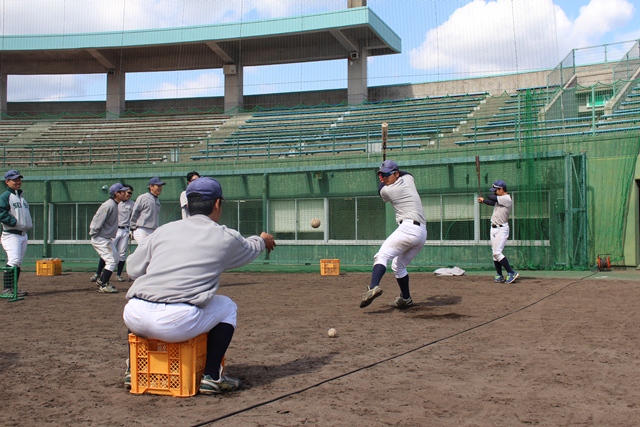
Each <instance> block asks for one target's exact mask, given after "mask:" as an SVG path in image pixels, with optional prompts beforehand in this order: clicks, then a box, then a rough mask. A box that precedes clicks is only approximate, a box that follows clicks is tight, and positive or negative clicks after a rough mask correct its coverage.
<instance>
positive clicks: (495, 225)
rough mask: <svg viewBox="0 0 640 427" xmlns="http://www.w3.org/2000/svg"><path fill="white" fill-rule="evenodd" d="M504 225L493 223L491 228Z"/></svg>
mask: <svg viewBox="0 0 640 427" xmlns="http://www.w3.org/2000/svg"><path fill="white" fill-rule="evenodd" d="M498 227H504V224H491V228H498Z"/></svg>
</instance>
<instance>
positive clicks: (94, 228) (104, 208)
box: [89, 199, 118, 239]
mask: <svg viewBox="0 0 640 427" xmlns="http://www.w3.org/2000/svg"><path fill="white" fill-rule="evenodd" d="M117 232H118V202H116V201H115V200H113V199H109V200H107V201H106V202H104V203H103V204H102V205H100V207H99V208H98V210H97V211H96V214H95V215H94V216H93V219H92V220H91V224H89V236H91V237H104V238H107V239H113V238H114V237H116V233H117Z"/></svg>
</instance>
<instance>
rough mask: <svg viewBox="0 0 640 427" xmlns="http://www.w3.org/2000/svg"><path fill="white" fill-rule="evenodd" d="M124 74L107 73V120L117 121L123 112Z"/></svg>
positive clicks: (111, 71) (115, 71)
mask: <svg viewBox="0 0 640 427" xmlns="http://www.w3.org/2000/svg"><path fill="white" fill-rule="evenodd" d="M125 88H126V85H125V73H124V72H122V71H120V70H109V71H108V72H107V118H108V119H117V118H118V117H120V115H121V114H122V113H124V112H125V96H124V95H125Z"/></svg>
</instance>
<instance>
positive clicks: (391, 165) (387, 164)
mask: <svg viewBox="0 0 640 427" xmlns="http://www.w3.org/2000/svg"><path fill="white" fill-rule="evenodd" d="M397 170H398V164H397V163H396V162H394V161H393V160H385V161H384V162H382V165H381V166H380V169H378V172H380V173H389V172H393V171H397Z"/></svg>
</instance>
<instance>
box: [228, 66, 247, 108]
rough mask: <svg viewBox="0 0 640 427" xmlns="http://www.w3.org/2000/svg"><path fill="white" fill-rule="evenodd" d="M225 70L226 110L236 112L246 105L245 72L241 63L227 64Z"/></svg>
mask: <svg viewBox="0 0 640 427" xmlns="http://www.w3.org/2000/svg"><path fill="white" fill-rule="evenodd" d="M223 72H224V111H225V112H228V113H230V114H233V113H236V112H237V111H238V109H240V108H242V107H243V106H244V79H243V76H244V72H243V67H242V65H240V64H225V65H224V67H223Z"/></svg>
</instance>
